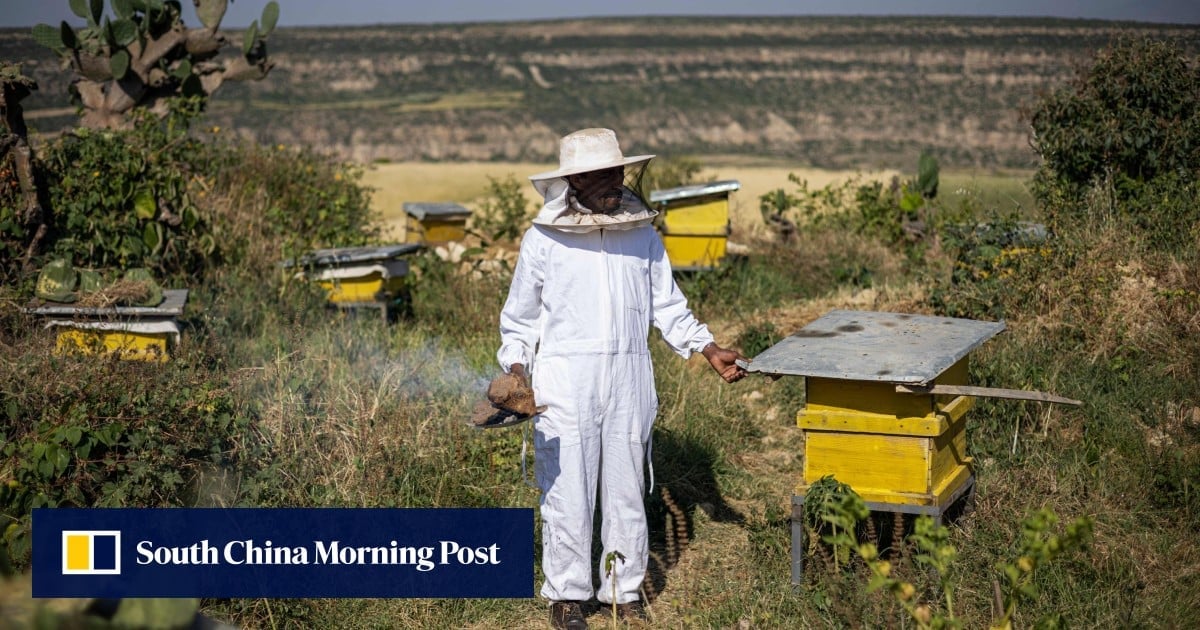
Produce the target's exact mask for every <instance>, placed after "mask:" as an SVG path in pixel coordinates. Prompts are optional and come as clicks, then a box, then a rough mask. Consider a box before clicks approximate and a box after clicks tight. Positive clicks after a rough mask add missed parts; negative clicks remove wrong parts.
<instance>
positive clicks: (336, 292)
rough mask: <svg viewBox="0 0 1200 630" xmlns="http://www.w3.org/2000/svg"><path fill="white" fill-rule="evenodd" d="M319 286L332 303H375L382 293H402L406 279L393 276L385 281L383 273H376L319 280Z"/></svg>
mask: <svg viewBox="0 0 1200 630" xmlns="http://www.w3.org/2000/svg"><path fill="white" fill-rule="evenodd" d="M317 284H318V285H320V286H321V288H323V289H325V291H326V293H327V295H328V299H329V301H330V302H334V303H343V302H375V301H377V297H376V296H377V295H378V294H379V293H380V292H381V291H383V292H390V293H395V292H398V291H400V290H401V289H402V288H403V286H404V278H403V277H399V276H393V277H391V278H386V279H385V278H384V277H383V274H382V273H380V272H378V271H375V272H372V273H369V274H366V275H362V276H358V277H353V278H335V279H329V280H318V281H317Z"/></svg>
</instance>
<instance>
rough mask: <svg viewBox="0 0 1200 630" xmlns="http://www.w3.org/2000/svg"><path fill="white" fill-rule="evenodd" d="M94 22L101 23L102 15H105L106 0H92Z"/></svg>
mask: <svg viewBox="0 0 1200 630" xmlns="http://www.w3.org/2000/svg"><path fill="white" fill-rule="evenodd" d="M91 9H92V22H95V23H97V24H99V23H100V17H101V16H102V15H104V0H92V6H91Z"/></svg>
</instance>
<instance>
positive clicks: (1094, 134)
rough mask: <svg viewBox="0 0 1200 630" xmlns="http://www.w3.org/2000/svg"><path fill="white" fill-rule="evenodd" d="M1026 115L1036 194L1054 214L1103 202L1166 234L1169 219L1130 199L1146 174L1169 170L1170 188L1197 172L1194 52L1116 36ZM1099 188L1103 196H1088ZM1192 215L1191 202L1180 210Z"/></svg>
mask: <svg viewBox="0 0 1200 630" xmlns="http://www.w3.org/2000/svg"><path fill="white" fill-rule="evenodd" d="M1027 115H1028V116H1029V119H1030V122H1031V124H1032V126H1033V139H1032V145H1033V148H1034V150H1035V151H1036V152H1037V153H1038V155H1040V156H1041V158H1042V164H1041V166H1040V167H1039V169H1038V172H1037V174H1036V176H1035V177H1034V194H1035V196H1036V197H1037V198H1038V200H1039V201H1041V202H1042V204H1043V205H1044V206H1045V208H1046V210H1047V212H1048V215H1049V216H1050V218H1051V219H1052V220H1054V221H1056V222H1059V221H1062V220H1064V219H1065V220H1068V221H1070V220H1076V219H1080V218H1083V215H1089V214H1091V215H1095V214H1099V213H1100V212H1101V210H1102V208H1101V207H1098V206H1101V205H1106V206H1108V207H1109V208H1110V209H1111V210H1112V211H1114V212H1118V213H1127V214H1129V215H1131V216H1134V217H1136V218H1137V220H1138V222H1139V224H1141V225H1142V226H1143V227H1145V228H1147V229H1149V230H1151V231H1152V232H1153V233H1154V234H1155V235H1156V236H1161V237H1167V238H1168V239H1169V240H1174V239H1170V237H1171V234H1172V232H1174V231H1176V230H1177V227H1178V226H1177V224H1176V222H1175V221H1173V220H1172V219H1174V218H1176V217H1170V216H1163V215H1162V214H1161V213H1160V212H1159V211H1158V210H1157V206H1156V205H1153V204H1151V205H1147V204H1139V203H1133V204H1130V203H1128V202H1130V201H1131V200H1136V199H1144V198H1146V194H1145V193H1146V191H1145V190H1144V189H1143V187H1144V185H1146V184H1147V183H1149V182H1152V181H1155V180H1159V179H1160V178H1171V179H1172V180H1173V181H1175V184H1176V185H1175V186H1173V188H1180V187H1181V186H1185V183H1186V182H1190V181H1194V179H1195V177H1196V176H1197V173H1200V65H1198V64H1197V63H1196V60H1195V59H1193V58H1190V57H1189V56H1187V55H1186V54H1185V53H1184V52H1183V50H1182V49H1181V48H1180V47H1179V46H1178V45H1177V44H1175V43H1174V42H1171V41H1155V40H1150V39H1144V38H1143V39H1133V38H1126V39H1121V40H1119V41H1117V42H1116V43H1115V44H1113V45H1112V46H1110V47H1109V48H1107V49H1105V50H1103V51H1101V52H1100V53H1099V54H1098V55H1097V56H1096V57H1095V58H1094V60H1093V61H1092V63H1091V65H1090V66H1087V67H1085V68H1083V69H1082V70H1081V71H1080V73H1079V75H1078V76H1077V77H1076V78H1075V80H1074V81H1072V82H1071V83H1070V84H1069V85H1066V86H1064V87H1062V88H1060V89H1058V90H1055V91H1053V92H1051V93H1049V94H1047V95H1045V96H1043V97H1042V98H1041V99H1040V100H1039V101H1038V102H1036V103H1035V104H1034V105H1033V107H1032V108H1031V109H1030V111H1029V112H1028V113H1027ZM1097 187H1099V188H1100V189H1101V191H1102V192H1101V195H1102V196H1107V197H1109V203H1108V204H1098V203H1096V201H1097V199H1095V198H1093V199H1092V200H1090V201H1089V194H1090V193H1091V191H1093V190H1094V189H1096V188H1097ZM1192 198H1194V191H1193V192H1192ZM1171 210H1174V209H1171ZM1198 213H1200V211H1198V210H1196V206H1195V205H1194V204H1193V205H1191V212H1190V213H1185V214H1187V216H1188V217H1190V218H1191V220H1192V221H1195V219H1196V217H1197V216H1200V214H1198ZM1093 218H1095V217H1093ZM1187 232H1188V231H1187V230H1184V233H1185V234H1186V233H1187Z"/></svg>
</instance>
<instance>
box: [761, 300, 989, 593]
mask: <svg viewBox="0 0 1200 630" xmlns="http://www.w3.org/2000/svg"><path fill="white" fill-rule="evenodd" d="M1003 330H1004V324H1003V322H980V321H974V320H968V319H957V318H949V317H931V316H925V315H908V314H903V313H876V312H861V311H840V310H839V311H832V312H830V313H827V314H825V315H824V316H822V317H820V318H819V319H817V320H816V321H814V322H812V323H811V324H809V325H808V326H805V327H804V328H803V329H801V330H800V331H798V332H796V333H795V334H793V335H791V336H790V337H788V338H786V339H784V340H782V341H780V342H779V343H777V344H775V345H774V346H772V347H771V348H769V349H767V350H766V351H765V352H763V353H762V354H760V355H759V356H758V357H755V359H754V361H753V362H751V363H749V364H746V365H745V367H746V368H747V369H748V370H749V371H752V372H762V373H766V374H773V375H792V376H803V377H805V379H806V381H805V399H806V400H805V406H804V408H803V409H801V410H799V411H798V412H797V414H796V425H797V426H798V427H799V428H800V430H801V431H802V432H803V434H804V473H803V477H802V478H801V479H800V480H799V482H798V483H797V484H796V486H795V490H794V491H793V500H792V504H793V515H792V521H793V524H792V539H793V540H792V578H793V583H799V579H800V572H801V570H802V566H803V565H802V551H801V547H802V541H803V537H804V532H803V526H802V525H801V523H802V521H803V510H804V498H805V496H806V495H807V493H808V489H809V487H810V486H811V485H812V484H814V483H816V482H817V481H819V480H820V479H821V478H823V477H825V476H827V475H832V476H833V477H834V478H835V479H836V480H838V481H840V482H842V483H845V484H847V485H849V486H850V487H851V488H853V489H854V491H855V492H857V493H858V494H859V496H861V497H862V498H863V500H864V501H865V502H866V504H867V507H869V508H870V509H872V510H876V511H890V512H900V513H911V514H928V515H931V516H934V517H935V518H937V519H939V520H940V518H941V516H942V514H943V512H944V511H945V510H946V509H947V508H948V507H949V506H950V505H951V504H953V503H954V502H955V501H956V500H958V499H959V498H960V497H961V496H962V495H963V494H965V493H967V492H968V491H970V489H971V488H972V487H973V486H974V482H975V478H974V474H973V471H972V467H971V458H970V457H969V456H968V455H967V443H966V413H967V411H968V410H969V409H970V408H971V406H972V405H973V403H974V398H972V397H971V396H965V395H935V394H931V393H904V392H901V391H899V390H900V389H915V390H918V391H919V390H921V389H924V388H927V387H929V386H932V385H965V384H966V381H967V368H968V361H969V354H970V352H971V351H972V350H974V349H975V348H977V347H978V346H979V345H980V344H982V343H983V342H985V341H987V340H988V339H990V338H991V337H993V336H995V335H996V334H998V333H1000V332H1001V331H1003ZM898 386H907V387H903V388H902V387H898Z"/></svg>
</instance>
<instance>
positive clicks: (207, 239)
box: [200, 234, 217, 256]
mask: <svg viewBox="0 0 1200 630" xmlns="http://www.w3.org/2000/svg"><path fill="white" fill-rule="evenodd" d="M216 250H217V241H216V240H215V239H213V236H212V234H205V235H203V236H201V237H200V251H202V252H204V255H205V256H212V253H213V252H215V251H216Z"/></svg>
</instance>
